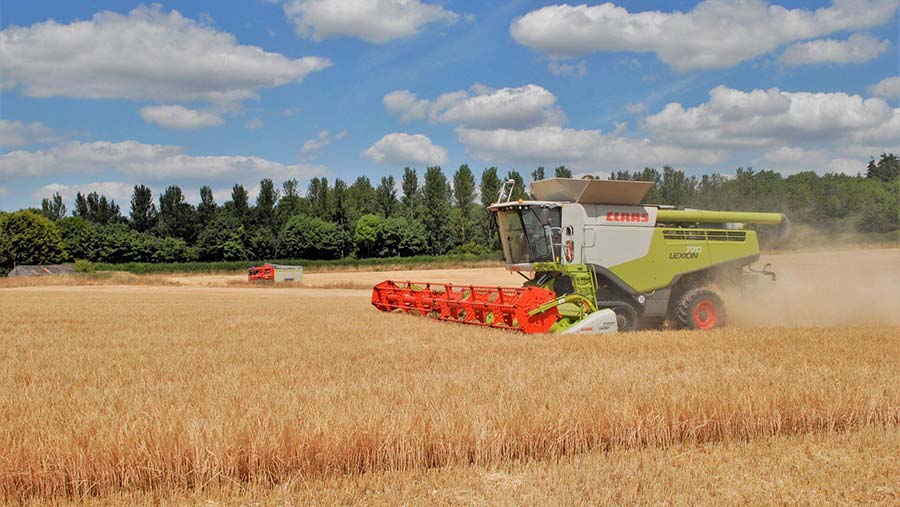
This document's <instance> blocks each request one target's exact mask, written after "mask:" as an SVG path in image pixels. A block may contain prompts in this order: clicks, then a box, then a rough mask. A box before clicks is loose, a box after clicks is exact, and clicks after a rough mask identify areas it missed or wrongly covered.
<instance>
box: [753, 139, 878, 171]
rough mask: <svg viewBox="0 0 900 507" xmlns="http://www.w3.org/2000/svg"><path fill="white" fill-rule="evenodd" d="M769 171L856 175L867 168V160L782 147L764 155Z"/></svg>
mask: <svg viewBox="0 0 900 507" xmlns="http://www.w3.org/2000/svg"><path fill="white" fill-rule="evenodd" d="M763 160H764V161H765V165H766V167H767V168H769V169H778V170H780V171H782V172H788V173H791V172H799V171H809V170H813V171H816V172H819V173H825V172H832V173H845V174H851V175H852V174H856V173H857V172H859V171H861V169H862V168H864V167H865V166H866V162H865V159H859V158H840V157H835V156H834V155H833V153H831V151H830V150H822V149H804V148H801V147H796V146H794V147H791V146H782V147H781V148H778V149H776V150H772V151H768V152H766V153H765V154H764V155H763Z"/></svg>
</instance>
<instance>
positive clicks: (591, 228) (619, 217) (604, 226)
mask: <svg viewBox="0 0 900 507" xmlns="http://www.w3.org/2000/svg"><path fill="white" fill-rule="evenodd" d="M584 208H585V212H586V220H585V228H584V232H585V247H584V256H583V259H584V263H586V264H597V265H600V266H607V267H608V266H615V265H617V264H622V263H624V262H628V261H631V260H634V259H638V258H641V257H644V256H646V255H647V254H648V252H649V250H650V242H651V240H652V239H653V230H654V227H653V226H654V225H655V224H656V211H657V210H656V208H655V207H649V206H607V205H602V204H596V205H584ZM592 240H593V241H592Z"/></svg>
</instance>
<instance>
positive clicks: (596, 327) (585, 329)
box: [562, 308, 619, 334]
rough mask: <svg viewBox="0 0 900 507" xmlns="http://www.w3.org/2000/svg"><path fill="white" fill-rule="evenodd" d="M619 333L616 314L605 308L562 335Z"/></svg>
mask: <svg viewBox="0 0 900 507" xmlns="http://www.w3.org/2000/svg"><path fill="white" fill-rule="evenodd" d="M618 331H619V326H618V324H617V323H616V312H614V311H612V310H610V309H609V308H604V309H602V310H597V311H596V312H594V313H592V314H590V315H588V316H587V317H585V318H583V319H581V320H580V321H578V323H577V324H575V325H574V326H572V327H570V328H569V329H566V330H565V331H563V332H562V334H570V333H617V332H618Z"/></svg>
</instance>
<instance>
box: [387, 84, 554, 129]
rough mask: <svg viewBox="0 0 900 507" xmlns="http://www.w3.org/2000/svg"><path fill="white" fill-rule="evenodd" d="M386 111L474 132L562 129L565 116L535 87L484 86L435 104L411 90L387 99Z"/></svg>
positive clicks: (441, 98)
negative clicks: (557, 126) (538, 127)
mask: <svg viewBox="0 0 900 507" xmlns="http://www.w3.org/2000/svg"><path fill="white" fill-rule="evenodd" d="M383 102H384V105H385V108H386V109H387V110H388V112H390V113H391V114H394V115H397V116H400V119H401V120H403V121H409V120H411V119H422V118H425V117H426V116H427V117H428V118H429V120H431V121H434V122H439V123H456V124H461V125H465V126H467V127H473V128H484V129H489V128H513V129H521V128H530V127H534V126H538V125H561V124H562V123H563V122H565V115H564V114H563V112H562V110H561V109H559V107H557V106H556V96H555V95H553V94H552V93H550V92H549V91H547V90H546V89H544V88H543V87H540V86H538V85H535V84H529V85H526V86H521V87H518V88H500V89H498V90H495V89H492V88H489V87H487V86H485V85H482V84H480V83H478V84H475V85H473V86H472V87H471V88H470V89H469V91H466V90H457V91H454V92H449V93H444V94H442V95H440V96H439V97H438V98H437V99H435V100H434V101H430V100H426V99H419V98H418V97H417V96H416V95H415V94H414V93H412V92H410V91H408V90H398V91H395V92H392V93H389V94H387V95H385V97H384V100H383Z"/></svg>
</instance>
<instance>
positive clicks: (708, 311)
mask: <svg viewBox="0 0 900 507" xmlns="http://www.w3.org/2000/svg"><path fill="white" fill-rule="evenodd" d="M672 318H673V320H674V321H675V324H676V326H677V327H679V328H680V329H713V328H717V327H722V326H724V325H725V305H724V304H722V298H720V297H719V295H718V294H716V293H715V292H713V291H711V290H710V289H706V288H703V287H700V288H696V289H691V290H689V291H687V292H685V293H684V294H682V295H681V297H680V298H679V299H678V304H677V305H675V307H674V309H673V311H672Z"/></svg>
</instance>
